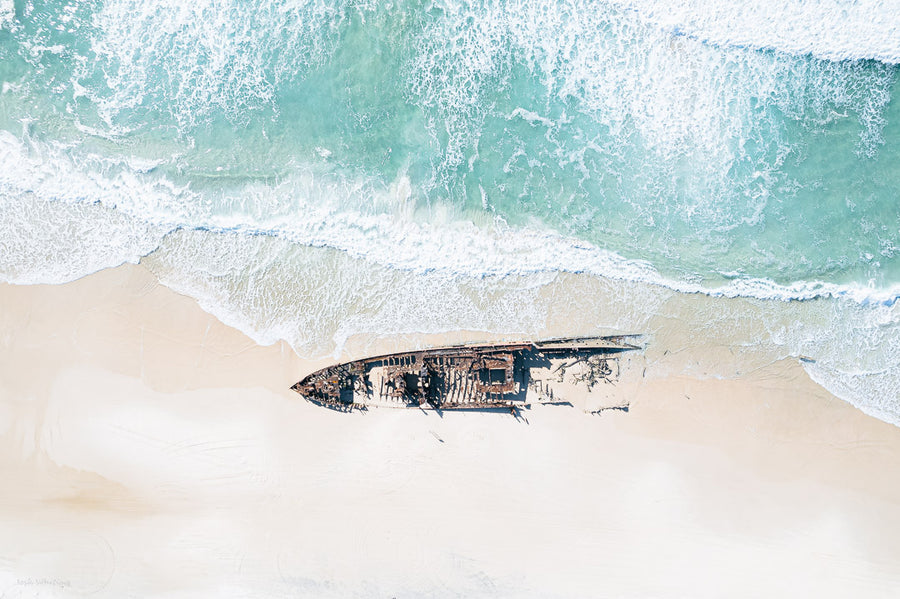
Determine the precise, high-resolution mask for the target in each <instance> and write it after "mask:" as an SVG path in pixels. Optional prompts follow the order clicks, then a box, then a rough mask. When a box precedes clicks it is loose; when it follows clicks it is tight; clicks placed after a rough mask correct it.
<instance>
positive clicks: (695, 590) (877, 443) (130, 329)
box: [0, 266, 900, 598]
mask: <svg viewBox="0 0 900 599" xmlns="http://www.w3.org/2000/svg"><path fill="white" fill-rule="evenodd" d="M453 340H454V341H457V340H458V339H453ZM396 343H397V341H396V340H394V341H393V342H391V343H386V344H385V347H386V348H387V349H394V348H393V347H390V346H391V345H392V344H396ZM707 359H713V360H714V359H716V356H712V357H709V356H707ZM321 365H323V364H321V363H320V364H311V363H306V362H303V361H301V360H300V359H299V358H297V357H296V355H295V354H294V353H293V352H292V351H291V350H290V348H288V347H286V346H285V345H276V346H272V347H258V346H256V345H255V344H254V343H253V342H252V341H250V340H249V339H247V338H246V337H245V336H244V335H242V334H241V333H239V332H237V331H235V330H233V329H230V328H228V327H226V326H225V325H222V324H221V323H219V322H218V321H217V320H216V319H214V318H213V317H211V316H209V315H207V314H206V313H204V312H203V311H202V310H200V309H199V308H198V307H197V305H196V303H195V302H193V301H192V300H190V299H188V298H185V297H182V296H178V295H177V294H175V293H173V292H171V291H169V290H167V289H165V288H163V287H160V286H158V285H157V284H156V282H155V279H154V278H153V276H152V275H151V274H149V273H148V271H146V270H145V269H144V268H142V267H134V266H126V267H121V268H118V269H114V270H110V271H105V272H102V273H99V274H96V275H92V276H90V277H87V278H85V279H82V280H80V281H77V282H75V283H70V284H67V285H61V286H33V287H15V286H8V285H0V474H2V477H3V481H4V482H3V493H2V499H0V596H2V597H5V598H6V597H35V596H37V597H45V596H46V597H55V596H59V597H70V596H71V597H75V596H86V595H90V596H100V597H116V598H118V597H125V596H135V597H144V596H158V597H161V596H166V597H211V596H225V597H232V596H240V597H269V596H274V597H279V596H284V597H296V596H310V597H323V596H324V597H330V596H333V597H346V596H364V597H410V596H422V595H426V596H437V597H445V596H464V597H470V596H535V597H548V596H563V597H570V596H571V597H587V596H591V597H623V596H624V597H658V596H662V597H894V596H896V593H897V589H900V478H898V477H897V474H896V473H897V472H898V468H900V429H898V428H897V427H894V426H892V425H888V424H885V423H883V422H880V421H878V420H875V419H873V418H870V417H868V416H865V415H863V414H862V413H860V412H859V411H857V410H856V409H854V408H852V407H851V406H849V405H847V404H845V403H843V402H841V401H839V400H837V399H835V398H833V397H831V396H830V395H828V394H827V393H826V392H824V391H823V390H821V389H820V388H819V387H817V386H816V385H815V384H813V383H812V382H810V381H809V379H808V377H807V376H806V375H805V373H804V372H803V370H802V369H801V368H800V367H799V366H798V365H797V364H796V363H793V362H787V361H785V362H780V363H778V364H775V365H772V366H768V367H766V368H763V369H761V370H756V371H754V372H753V373H751V374H750V375H747V376H745V377H744V378H742V379H740V380H699V379H694V378H689V377H686V376H682V377H676V378H669V379H663V380H658V379H648V380H647V381H643V380H638V381H636V382H634V383H622V384H620V385H619V386H618V387H617V393H620V394H622V397H624V398H626V399H629V400H630V401H631V410H630V411H629V412H628V413H621V412H604V413H603V414H602V415H600V416H592V415H589V414H586V413H584V411H583V410H582V409H580V408H579V407H577V406H576V407H574V408H569V407H550V406H542V407H538V408H535V409H534V410H531V411H530V412H527V413H526V416H527V419H528V422H527V424H526V423H525V422H520V421H517V420H515V419H513V418H512V417H509V416H506V415H502V414H479V413H456V414H453V413H449V414H445V415H444V416H443V417H440V416H439V415H438V414H436V413H422V412H419V411H404V410H372V411H370V412H368V413H353V414H339V413H334V412H331V411H328V410H325V409H322V408H318V407H316V406H313V405H311V404H308V403H306V402H304V401H303V400H302V399H301V398H300V397H299V396H297V395H296V394H294V393H293V392H291V391H289V390H288V387H289V386H290V385H291V384H292V383H293V382H295V381H296V380H298V379H299V378H300V377H301V375H303V374H305V373H306V372H309V371H310V370H312V369H314V368H317V367H319V366H321Z"/></svg>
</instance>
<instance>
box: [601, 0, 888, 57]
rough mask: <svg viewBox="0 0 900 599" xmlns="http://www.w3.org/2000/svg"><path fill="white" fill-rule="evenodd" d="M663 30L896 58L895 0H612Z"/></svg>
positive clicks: (795, 50) (818, 52) (724, 41)
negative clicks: (724, 0)
mask: <svg viewBox="0 0 900 599" xmlns="http://www.w3.org/2000/svg"><path fill="white" fill-rule="evenodd" d="M612 2H613V3H614V4H618V5H620V6H622V7H627V8H630V9H632V10H634V11H635V12H636V13H637V14H639V15H640V16H641V18H642V19H644V20H646V21H647V22H649V23H652V24H654V25H656V26H658V27H661V28H664V29H665V30H668V31H673V32H678V33H683V34H687V35H690V36H693V37H696V38H698V39H701V40H704V41H706V42H710V43H713V44H718V45H730V46H746V47H750V48H767V49H773V50H778V51H780V52H787V53H791V54H812V55H813V56H816V57H819V58H824V59H828V60H859V59H874V60H880V61H883V62H886V63H889V64H898V63H900V1H898V0H854V1H852V2H848V1H847V0H764V1H762V2H760V1H759V0H730V1H728V2H723V1H721V0H675V1H672V0H612Z"/></svg>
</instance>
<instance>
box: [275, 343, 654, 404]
mask: <svg viewBox="0 0 900 599" xmlns="http://www.w3.org/2000/svg"><path fill="white" fill-rule="evenodd" d="M638 337H639V336H638V335H618V336H606V337H574V338H568V339H550V340H545V341H536V342H523V343H499V344H482V345H457V346H451V347H440V348H434V349H426V350H418V351H409V352H401V353H394V354H388V355H381V356H374V357H371V358H364V359H360V360H353V361H351V362H344V363H341V364H336V365H334V366H329V367H327V368H323V369H322V370H318V371H316V372H313V373H311V374H309V375H308V376H306V377H305V378H304V379H303V380H301V381H300V382H298V383H296V384H295V385H293V387H291V388H292V389H293V390H294V391H297V392H298V393H299V394H300V395H302V396H303V397H304V398H306V399H307V400H309V401H311V402H313V403H315V404H318V405H320V406H323V407H326V408H330V409H333V410H339V411H351V410H354V409H363V410H364V409H368V408H369V407H373V406H381V407H403V408H421V409H434V410H499V409H502V410H510V411H513V412H515V411H516V410H517V409H519V408H527V407H529V406H530V405H531V404H533V403H567V402H566V395H567V394H568V393H569V392H571V391H572V387H578V386H586V387H587V388H588V390H590V389H592V388H594V386H596V385H598V384H603V383H612V382H614V381H615V380H616V379H617V378H618V376H619V356H620V355H621V354H622V353H623V352H629V351H633V350H637V349H640V346H639V345H637V344H636V340H637V338H638Z"/></svg>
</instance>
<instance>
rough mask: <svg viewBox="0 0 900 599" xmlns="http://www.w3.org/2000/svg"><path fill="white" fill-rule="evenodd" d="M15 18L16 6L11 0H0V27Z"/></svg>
mask: <svg viewBox="0 0 900 599" xmlns="http://www.w3.org/2000/svg"><path fill="white" fill-rule="evenodd" d="M15 18H16V6H15V3H14V2H13V0H0V27H3V26H5V25H8V24H10V23H12V22H13V19H15Z"/></svg>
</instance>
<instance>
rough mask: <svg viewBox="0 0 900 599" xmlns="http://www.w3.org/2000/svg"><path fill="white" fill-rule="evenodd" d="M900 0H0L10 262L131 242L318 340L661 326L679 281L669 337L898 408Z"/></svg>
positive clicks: (110, 261) (245, 326) (53, 278)
mask: <svg viewBox="0 0 900 599" xmlns="http://www.w3.org/2000/svg"><path fill="white" fill-rule="evenodd" d="M897 15H900V3H898V2H890V1H882V2H877V1H868V2H861V3H854V4H852V5H848V4H846V3H844V2H839V1H838V0H834V1H833V2H827V1H826V2H816V3H810V2H788V3H784V2H781V3H772V5H771V6H768V5H763V6H760V5H759V4H758V3H736V4H735V3H722V2H700V1H695V2H690V1H684V2H678V3H675V4H670V3H666V4H665V5H663V4H661V3H658V2H655V1H653V0H646V1H643V2H637V1H625V0H619V1H609V2H588V1H576V0H572V1H556V2H549V1H540V0H531V1H499V0H498V1H494V2H489V1H483V2H472V3H455V2H449V1H444V2H441V1H434V2H416V1H409V0H407V1H400V2H393V3H366V2H349V1H347V2H325V1H312V0H310V1H301V0H296V1H289V0H281V1H267V2H261V1H257V2H254V1H249V0H247V1H237V0H230V1H216V2H213V1H212V0H198V1H196V2H192V3H188V4H185V3H182V2H176V1H174V0H159V1H156V2H137V1H134V0H108V1H106V2H102V1H82V2H78V1H72V2H37V1H31V2H13V3H10V2H9V1H8V0H4V1H0V92H2V93H0V249H2V250H3V251H2V252H0V273H2V275H3V276H4V278H5V279H6V280H9V281H13V282H19V283H37V282H63V281H68V280H72V279H75V278H78V277H80V276H83V275H85V274H87V273H90V272H94V271H96V270H98V269H101V268H104V267H107V266H111V265H115V264H120V263H122V262H123V261H137V260H140V259H143V261H144V262H145V263H146V264H147V265H148V266H150V268H152V269H153V270H154V271H155V272H156V273H157V274H158V275H159V276H160V277H161V279H162V280H163V281H164V282H165V283H166V284H168V285H170V286H172V287H173V288H175V289H177V290H179V291H181V292H184V293H187V294H189V295H192V296H194V297H196V298H198V300H200V302H201V304H202V305H203V306H204V308H205V309H207V310H209V311H211V312H213V313H214V314H216V315H217V316H219V317H220V318H222V319H223V320H225V321H226V322H228V323H229V324H232V325H235V326H237V327H239V328H241V329H242V330H244V331H245V332H247V333H248V334H250V335H251V336H252V337H254V338H255V339H257V340H259V341H261V342H264V343H268V342H272V341H275V340H276V339H279V338H283V339H286V340H288V341H289V342H290V343H291V344H292V345H293V346H294V347H295V348H296V349H297V350H298V352H300V353H301V354H304V355H310V356H321V355H324V354H330V353H337V352H339V351H340V350H341V348H342V347H343V346H344V343H345V342H346V340H347V339H349V338H351V337H353V336H354V335H370V336H388V335H395V334H398V333H406V332H441V331H451V330H457V329H465V330H473V331H484V332H485V333H486V334H488V333H489V334H502V335H509V336H514V337H515V336H518V337H522V336H535V335H552V334H570V333H590V332H595V331H609V330H623V331H626V332H631V331H633V330H645V329H647V328H649V329H651V330H650V331H649V332H650V333H651V336H653V335H655V336H656V338H657V339H660V340H662V339H664V338H665V335H664V331H661V330H656V329H654V326H655V325H654V324H653V323H655V322H660V320H659V319H660V318H662V317H661V314H663V313H664V306H666V305H672V302H676V303H679V302H680V303H681V304H684V305H685V306H688V307H687V308H683V309H682V308H679V311H678V313H679V314H681V315H682V316H679V318H681V319H684V318H688V317H687V316H684V315H685V314H695V315H696V316H695V317H694V318H695V319H696V320H695V322H693V323H692V324H691V327H692V328H693V330H696V336H695V337H694V338H693V340H687V341H686V340H681V341H680V342H681V343H686V342H692V343H711V342H714V343H720V342H722V340H723V339H727V340H728V341H727V345H728V347H731V348H737V350H738V351H740V352H744V353H747V354H748V355H749V354H751V353H752V355H753V359H752V360H751V361H754V362H758V361H766V360H775V359H780V358H783V357H785V356H792V357H795V358H799V357H800V356H803V357H804V358H805V359H806V362H804V364H805V367H806V368H807V370H808V371H809V372H810V374H811V375H812V376H813V377H814V378H815V379H816V380H817V381H819V382H820V383H821V384H823V385H824V386H825V387H826V388H828V389H829V390H831V391H832V392H834V393H836V394H837V395H839V396H840V397H843V398H844V399H847V400H848V401H850V402H852V403H854V404H856V405H859V406H860V407H862V408H863V409H865V410H867V411H869V412H870V413H873V414H875V415H877V416H879V417H881V418H884V419H887V420H890V421H893V422H900V374H898V372H900V308H898V307H897V301H896V299H897V297H898V293H900V203H898V199H900V198H898V196H900V194H898V191H900V105H898V103H897V102H896V101H895V99H894V96H895V95H896V94H897V92H898V86H900V82H898V66H897V64H898V63H900V38H897V36H896V35H893V34H892V32H895V31H896V29H897V26H898V25H900V17H898V16H897ZM860 32H864V34H860ZM673 298H674V299H673ZM679 305H680V304H679ZM661 310H662V311H663V312H660V311H661ZM559 314H577V315H578V317H577V318H560V317H559ZM654 319H656V320H654ZM663 321H664V319H663ZM748 348H749V349H748ZM732 374H734V373H733V372H730V371H728V372H725V371H723V372H718V373H714V375H715V376H730V375H732Z"/></svg>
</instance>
